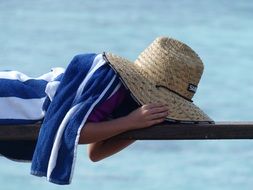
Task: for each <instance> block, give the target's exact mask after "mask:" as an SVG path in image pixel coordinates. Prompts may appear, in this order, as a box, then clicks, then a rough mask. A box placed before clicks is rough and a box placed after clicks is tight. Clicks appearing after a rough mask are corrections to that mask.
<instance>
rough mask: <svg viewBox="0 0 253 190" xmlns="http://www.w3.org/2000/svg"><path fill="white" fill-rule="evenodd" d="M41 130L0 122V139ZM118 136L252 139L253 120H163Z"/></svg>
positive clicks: (34, 136)
mask: <svg viewBox="0 0 253 190" xmlns="http://www.w3.org/2000/svg"><path fill="white" fill-rule="evenodd" d="M39 129H40V124H39V123H38V124H34V125H0V141H17V140H27V141H29V140H36V139H37V136H38V133H39ZM115 138H117V139H136V140H194V139H195V140H200V139H253V122H217V123H216V124H168V123H163V124H160V125H157V126H152V127H148V128H145V129H138V130H132V131H128V132H125V133H122V134H120V135H117V136H115Z"/></svg>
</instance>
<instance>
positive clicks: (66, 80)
mask: <svg viewBox="0 0 253 190" xmlns="http://www.w3.org/2000/svg"><path fill="white" fill-rule="evenodd" d="M48 85H49V86H50V84H48ZM120 85H121V81H120V79H119V77H118V76H117V75H116V73H115V71H114V70H113V69H112V68H111V67H110V66H109V64H107V63H106V61H105V59H104V57H103V55H102V54H83V55H78V56H75V57H74V58H73V60H72V61H71V63H70V64H69V66H68V67H67V69H66V71H65V73H64V75H63V76H62V78H61V82H60V83H58V84H56V85H52V86H51V87H49V86H48V94H50V93H49V91H50V89H53V90H52V91H53V93H52V94H51V95H50V100H51V103H50V104H49V106H48V109H47V112H46V115H45V119H44V121H43V124H42V127H41V129H40V133H39V137H38V142H37V145H36V148H35V152H34V155H33V159H32V166H31V174H33V175H36V176H46V177H47V180H48V181H50V182H53V183H56V184H61V185H64V184H70V183H71V179H72V175H73V170H74V165H75V159H76V151H77V144H78V141H79V135H80V131H81V129H82V127H83V126H84V124H85V122H86V120H87V118H88V116H89V114H90V113H91V111H92V110H93V109H94V108H95V107H96V106H99V105H100V104H101V103H102V102H103V101H104V100H106V99H107V98H109V97H110V96H111V95H112V94H113V93H115V89H118V88H119V86H120ZM55 89H57V90H55Z"/></svg>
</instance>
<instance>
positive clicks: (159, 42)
mask: <svg viewBox="0 0 253 190" xmlns="http://www.w3.org/2000/svg"><path fill="white" fill-rule="evenodd" d="M104 56H105V59H107V61H108V63H109V65H110V66H111V67H112V68H113V69H114V70H115V71H116V72H117V73H118V74H119V76H120V78H121V80H122V82H123V84H124V85H125V86H126V87H127V88H128V89H129V90H130V92H131V93H132V95H133V96H134V98H135V99H136V101H137V102H138V103H139V104H141V105H144V104H148V103H154V102H160V103H163V104H165V105H167V106H168V110H169V115H168V116H167V117H166V119H167V120H169V121H180V122H201V121H202V122H213V120H212V119H211V118H210V117H208V115H206V114H205V113H204V112H203V111H202V110H201V109H200V108H199V107H197V106H196V105H195V104H194V103H193V102H192V97H193V95H194V94H195V92H196V90H197V86H198V83H199V81H200V78H201V75H202V73H203V69H204V66H203V63H202V61H201V59H200V58H199V57H198V55H197V54H196V53H195V52H194V51H193V50H192V49H191V48H190V47H188V46H187V45H186V44H184V43H182V42H180V41H178V40H175V39H172V38H167V37H159V38H157V39H155V40H154V41H153V42H152V43H151V44H150V45H149V46H148V47H147V48H146V49H145V50H144V51H143V52H142V53H141V54H140V55H139V57H138V58H137V59H136V60H135V62H134V63H133V62H131V61H129V60H127V59H125V58H122V57H120V56H118V55H114V54H112V53H105V54H104Z"/></svg>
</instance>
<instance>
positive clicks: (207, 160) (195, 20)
mask: <svg viewBox="0 0 253 190" xmlns="http://www.w3.org/2000/svg"><path fill="white" fill-rule="evenodd" d="M160 35H165V36H171V37H174V38H176V39H179V40H181V41H183V42H185V43H186V44H188V45H189V46H191V47H192V48H193V49H194V50H195V51H196V52H197V53H198V54H199V55H200V57H201V58H202V60H203V62H204V64H205V71H204V74H203V77H202V80H201V82H200V86H199V89H198V92H197V94H196V96H195V97H194V101H195V103H196V104H197V105H199V106H200V107H201V108H202V109H203V110H204V111H205V112H206V113H207V114H208V115H210V117H212V118H213V119H214V120H216V121H224V120H233V121H242V120H246V121H250V120H253V118H252V109H253V101H252V96H253V87H252V84H253V77H252V71H253V61H252V60H253V54H252V49H253V41H252V39H253V1H250V0H248V1H246V0H244V1H232V0H227V1H225V0H216V1H215V0H206V1H191V0H181V1H170V0H168V1H165V0H156V1H151V0H150V1H148V0H139V1H137V0H136V1H134V0H128V1H117V0H107V1H102V0H100V1H98V0H97V1H84V0H74V1H67V0H55V1H49V0H37V1H32V0H23V1H18V0H9V1H0V69H1V70H3V69H13V70H19V71H22V72H24V73H27V74H28V75H31V76H38V75H40V74H43V73H45V72H48V71H49V70H50V68H52V67H56V66H62V67H66V66H67V64H68V63H69V61H70V60H71V59H72V57H73V56H74V55H75V54H79V53H84V52H102V51H110V52H114V53H116V54H119V55H121V56H124V57H127V58H129V59H130V60H134V59H135V58H136V57H137V56H138V54H139V53H140V52H141V51H142V50H143V49H144V48H145V47H146V46H147V45H148V44H150V43H151V42H152V41H153V40H154V38H155V37H157V36H160ZM77 156H78V159H77V163H76V169H75V173H74V178H73V181H72V184H71V185H70V186H57V185H54V184H50V183H49V182H46V181H45V179H44V178H38V177H34V176H31V175H30V174H29V172H30V164H29V163H16V162H12V161H9V160H7V159H4V158H0V184H1V187H0V189H3V190H12V189H22V188H23V189H27V190H30V189H31V190H32V189H38V190H39V189H81V188H82V189H89V190H96V189H101V190H104V189H110V190H116V189H121V190H125V189H136V190H137V189H147V190H153V189H179V190H186V189H187V190H192V189H207V190H209V189H210V190H211V189H212V190H213V189H215V190H216V189H217V190H218V189H223V190H225V189H227V190H234V189H243V190H246V189H252V185H253V180H252V179H253V159H252V158H253V141H248V140H244V141H240V140H236V141H137V142H136V143H134V144H132V145H130V146H129V147H128V148H126V149H125V150H124V151H122V152H120V153H118V154H116V155H114V156H112V157H109V158H107V159H105V160H102V161H100V162H96V163H93V162H91V161H89V159H88V158H87V155H86V145H82V146H79V151H78V155H77Z"/></svg>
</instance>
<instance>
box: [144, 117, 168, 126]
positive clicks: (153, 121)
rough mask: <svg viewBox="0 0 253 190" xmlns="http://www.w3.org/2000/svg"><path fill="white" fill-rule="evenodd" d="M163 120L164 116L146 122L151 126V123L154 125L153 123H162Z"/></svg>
mask: <svg viewBox="0 0 253 190" xmlns="http://www.w3.org/2000/svg"><path fill="white" fill-rule="evenodd" d="M164 120H165V118H160V119H154V120H151V121H149V123H148V124H149V126H152V125H155V124H158V123H162V122H163V121H164Z"/></svg>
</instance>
